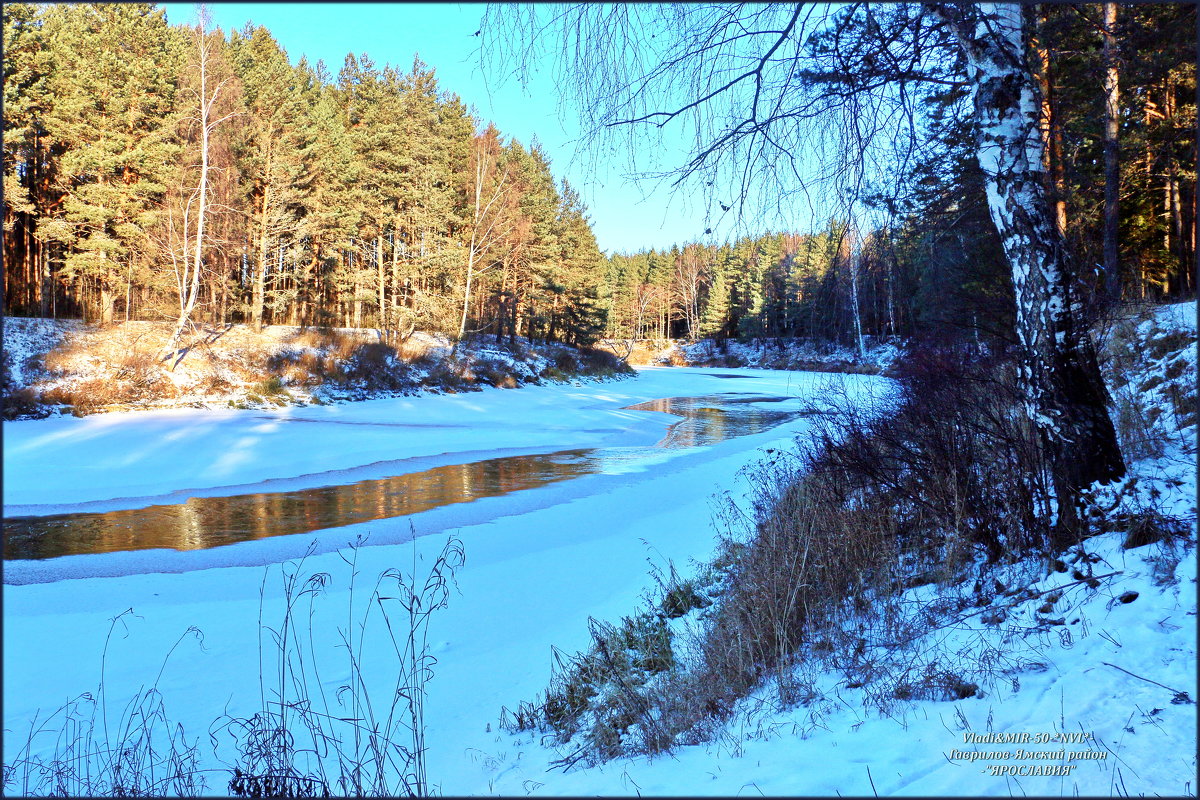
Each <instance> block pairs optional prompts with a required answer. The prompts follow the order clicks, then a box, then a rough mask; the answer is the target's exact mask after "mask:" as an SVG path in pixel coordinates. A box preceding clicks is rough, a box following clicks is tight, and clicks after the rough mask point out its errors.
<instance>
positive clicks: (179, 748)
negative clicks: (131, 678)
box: [3, 538, 465, 797]
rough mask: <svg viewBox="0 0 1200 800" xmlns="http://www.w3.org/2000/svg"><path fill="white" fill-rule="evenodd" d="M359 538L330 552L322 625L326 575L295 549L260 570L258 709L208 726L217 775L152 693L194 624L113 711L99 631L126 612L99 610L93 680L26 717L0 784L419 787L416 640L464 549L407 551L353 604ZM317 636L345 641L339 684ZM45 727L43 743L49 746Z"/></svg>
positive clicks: (420, 707) (120, 788)
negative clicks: (333, 568)
mask: <svg viewBox="0 0 1200 800" xmlns="http://www.w3.org/2000/svg"><path fill="white" fill-rule="evenodd" d="M362 544H363V541H362V540H359V541H357V542H355V543H354V544H352V545H351V546H350V547H349V555H348V556H347V555H346V553H345V552H342V553H339V555H341V557H342V559H343V561H345V563H346V566H347V571H348V573H349V580H348V588H347V590H346V591H345V593H344V596H345V597H346V599H347V605H348V607H347V608H346V609H345V619H346V620H347V622H346V624H345V625H344V626H342V625H338V626H337V630H336V632H335V633H333V634H331V635H330V636H326V634H325V633H324V632H318V631H315V630H314V625H316V624H318V623H317V622H315V620H317V619H318V616H321V617H324V616H325V615H324V614H322V615H319V614H318V611H319V609H318V605H319V599H320V598H321V597H322V596H323V595H325V594H326V593H327V591H328V590H329V588H330V587H331V586H332V584H333V581H334V578H333V576H332V575H330V574H329V573H324V572H320V573H307V572H306V571H305V569H304V561H305V559H303V558H302V559H299V560H298V561H296V562H288V563H285V564H282V565H280V566H278V567H272V568H269V569H268V570H266V571H265V572H264V576H263V582H262V584H261V587H260V595H259V619H258V631H259V664H260V667H259V687H260V708H259V710H258V711H257V712H255V713H254V714H252V715H250V716H247V717H237V716H231V715H229V714H224V715H222V716H221V717H219V718H217V719H216V720H214V722H213V723H212V725H211V726H210V729H209V731H208V735H209V737H210V738H211V740H212V742H213V746H214V749H215V751H216V752H217V753H218V754H220V752H221V750H222V748H223V747H226V748H229V750H227V751H226V752H229V751H232V754H233V762H232V763H231V764H230V765H229V767H228V772H224V773H221V774H216V775H213V774H204V772H203V771H201V770H200V769H199V768H198V767H197V761H198V752H199V747H198V743H197V741H196V739H194V738H193V739H190V740H189V738H188V734H187V733H186V732H185V731H184V730H183V727H182V725H179V724H176V723H172V722H171V720H170V717H169V716H168V713H167V708H166V704H165V699H164V697H163V696H162V693H161V692H160V691H159V690H158V684H159V681H160V680H161V678H162V676H163V673H164V671H165V670H166V669H167V661H168V660H169V659H170V656H171V653H173V652H174V651H175V649H176V648H178V647H179V645H180V644H182V643H183V642H184V640H185V639H187V638H188V637H189V636H191V637H194V638H195V639H196V641H197V642H198V643H199V645H200V646H201V647H203V641H204V637H203V634H202V633H201V631H200V630H198V629H197V628H194V627H193V628H189V629H188V631H186V632H185V633H184V634H183V635H182V636H181V637H180V639H179V641H177V642H176V644H175V646H174V647H173V648H172V649H171V652H169V653H168V654H167V657H166V658H165V659H164V661H163V664H162V666H161V667H160V669H159V671H158V675H157V677H156V678H155V681H154V683H153V684H152V685H151V686H150V687H149V688H148V689H147V688H143V689H142V690H140V691H139V692H138V693H137V694H136V695H135V696H134V697H133V699H132V700H131V701H130V702H129V703H128V705H127V706H126V707H125V708H124V709H123V710H122V711H120V713H119V714H118V715H115V716H114V715H113V714H112V713H111V712H110V709H109V708H108V706H107V702H106V692H105V680H104V663H105V661H106V660H107V654H108V647H109V644H110V643H111V641H112V634H113V632H114V631H115V630H116V629H117V626H118V624H121V625H124V623H125V620H124V618H125V617H126V616H127V615H132V614H133V611H132V609H131V610H129V611H126V612H124V613H123V614H121V615H118V616H117V617H116V618H114V619H113V621H112V628H111V629H110V631H109V635H108V637H107V639H106V641H105V648H104V656H103V657H102V659H101V668H100V683H99V686H98V688H97V691H96V692H95V693H94V694H92V693H87V694H84V695H81V696H80V697H78V698H76V699H74V700H72V701H70V702H68V703H66V704H65V705H63V706H62V707H61V708H59V709H58V710H57V711H55V712H54V713H53V714H51V715H50V716H48V717H47V718H45V719H43V720H40V721H39V720H36V719H35V720H33V721H32V722H31V724H30V729H29V732H28V734H27V737H26V739H25V742H24V745H23V746H22V747H21V748H20V750H19V751H18V752H17V753H16V755H15V757H14V758H13V759H12V761H11V763H5V764H4V768H3V769H4V773H3V787H4V793H5V794H20V795H23V796H31V795H37V796H42V795H55V796H68V797H100V796H165V795H174V796H183V797H196V796H201V795H204V794H206V793H207V790H208V789H209V788H210V784H209V781H210V780H211V781H212V785H211V788H212V789H215V790H216V791H217V793H218V794H225V793H228V794H230V795H233V796H237V797H329V796H346V797H401V796H409V797H412V796H417V797H422V796H428V795H429V794H430V792H431V790H432V787H431V785H430V783H429V776H428V775H427V773H426V767H425V753H426V749H427V748H426V743H425V721H424V701H425V693H426V688H425V687H426V684H427V682H428V681H429V680H430V679H432V677H433V673H434V670H433V668H434V665H435V664H436V659H435V658H434V657H433V656H432V655H431V654H430V653H429V648H428V642H427V635H428V629H429V621H430V617H431V616H432V615H433V614H435V613H436V612H437V611H439V610H441V609H443V608H445V607H446V605H447V603H448V602H449V596H450V588H451V587H452V586H453V585H454V575H455V572H456V570H458V568H459V567H461V566H462V565H463V563H464V561H465V554H464V551H463V548H462V544H461V542H459V541H458V540H457V539H454V538H450V539H448V540H447V542H446V544H445V546H444V547H443V549H442V551H441V552H440V554H439V555H438V557H437V558H436V559H435V560H434V562H433V563H432V565H430V566H429V567H428V568H427V569H424V570H422V569H421V568H420V566H419V565H418V563H417V561H416V554H415V553H416V551H415V549H414V560H413V563H412V565H411V566H410V568H409V569H407V570H401V569H397V568H392V569H388V570H386V571H385V572H383V573H382V574H380V575H379V576H378V578H377V579H376V581H375V583H374V586H373V587H371V589H370V593H369V595H368V596H367V597H366V598H365V602H363V599H362V597H361V595H362V589H361V588H359V587H358V576H359V573H358V566H357V561H358V551H359V548H360V546H361V545H362ZM276 570H278V571H277V572H276ZM272 575H274V576H275V577H276V578H278V580H279V582H280V583H279V594H278V597H279V599H280V600H281V602H282V611H281V614H280V616H279V618H278V619H277V620H274V621H273V620H271V619H270V617H271V616H272V613H271V611H269V610H268V606H272V607H273V606H274V600H268V595H269V592H268V580H269V579H270V578H271V576H272ZM271 596H272V597H274V594H273V593H271ZM330 640H333V641H337V642H338V643H339V644H338V645H337V646H338V647H339V648H340V649H342V650H344V651H345V659H346V661H345V666H344V668H343V669H342V670H340V672H339V674H344V675H345V676H346V677H345V678H344V679H343V680H340V681H339V680H336V679H335V680H333V681H329V680H328V679H327V678H326V677H323V676H322V672H321V669H322V666H321V665H322V664H325V665H326V669H328V665H329V660H328V659H327V658H326V657H325V656H323V655H322V651H321V650H319V649H318V643H319V642H324V641H330ZM378 641H386V642H387V643H388V644H389V645H390V648H387V649H388V650H390V652H388V653H387V655H386V657H385V658H381V657H380V656H379V655H378V648H376V647H374V646H373V642H378ZM385 678H386V680H385ZM327 684H336V686H334V688H332V689H328V688H327ZM380 687H383V690H382V691H381V688H380ZM6 734H7V732H6ZM47 738H50V739H52V740H53V744H52V745H50V747H49V749H48V750H47V747H46V740H47ZM46 752H49V753H50V755H49V756H46V755H44V753H46ZM210 772H211V771H210Z"/></svg>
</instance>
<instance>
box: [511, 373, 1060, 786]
mask: <svg viewBox="0 0 1200 800" xmlns="http://www.w3.org/2000/svg"><path fill="white" fill-rule="evenodd" d="M901 385H902V391H901V394H900V397H899V400H898V401H890V400H880V401H878V404H877V405H875V406H872V405H871V404H867V403H864V402H863V401H862V400H861V398H855V399H853V400H852V399H851V398H849V397H838V396H836V395H829V396H827V397H824V398H822V402H821V405H822V406H825V407H833V408H836V409H837V411H836V412H835V413H832V414H823V415H820V416H819V417H816V418H814V420H813V435H812V437H811V438H810V439H808V440H807V441H806V442H804V443H802V444H800V445H799V447H798V450H797V451H795V452H793V453H790V454H784V453H781V452H776V453H775V454H774V455H773V456H772V457H771V459H770V460H768V461H765V462H763V463H761V464H759V465H758V467H757V468H756V469H755V470H754V471H752V472H751V473H749V474H748V476H747V477H748V480H749V481H750V483H751V485H752V486H753V487H754V495H753V499H752V505H751V509H750V513H749V515H748V516H747V515H746V514H745V513H743V512H742V511H741V510H739V509H738V508H737V507H736V506H734V505H732V504H731V505H730V506H729V507H728V508H727V510H726V514H725V515H724V533H723V534H722V536H721V538H720V540H719V544H718V549H717V555H716V557H715V558H714V559H713V561H712V562H711V563H709V564H707V565H704V566H702V567H701V568H700V569H699V571H698V573H697V575H696V576H695V577H694V578H693V579H692V580H689V581H683V580H681V579H679V577H678V576H677V575H676V573H675V572H674V570H673V569H672V570H671V571H670V575H669V577H667V578H662V577H661V576H660V578H659V580H658V581H657V584H658V589H657V591H656V592H654V593H652V595H651V596H649V597H648V598H647V600H646V605H645V607H644V609H643V610H638V611H635V612H634V613H633V614H631V615H630V616H628V617H625V618H622V620H621V621H620V622H619V623H617V624H615V625H607V624H604V623H600V622H597V621H594V620H593V621H592V622H591V623H590V632H591V636H592V644H591V646H590V647H589V648H588V649H587V650H586V651H584V652H581V653H578V654H576V655H573V656H567V655H564V654H557V655H556V670H555V674H554V678H553V680H552V682H551V684H550V685H549V687H548V688H547V690H546V692H545V694H544V695H543V696H542V697H540V698H535V699H534V700H533V701H531V702H526V703H523V704H521V705H519V706H518V707H517V709H516V710H515V711H506V712H505V714H504V718H503V723H504V724H506V725H507V726H508V727H509V728H512V729H521V728H525V729H529V728H537V729H542V730H547V731H550V732H552V733H553V734H554V737H555V740H556V741H557V742H558V743H560V744H562V745H568V743H569V746H570V747H571V748H572V750H571V752H570V753H569V754H568V755H566V756H565V757H564V758H563V760H562V761H561V762H560V766H563V767H568V766H570V765H571V764H573V763H575V762H577V761H587V762H589V763H595V762H598V761H603V760H606V759H608V758H612V757H614V756H618V755H633V754H639V753H650V754H653V753H657V752H662V751H665V750H669V749H671V748H672V747H674V746H675V745H677V744H680V743H692V742H697V741H701V740H703V739H705V738H706V737H708V736H710V735H711V734H712V733H713V732H714V731H715V730H717V729H718V728H719V726H720V724H721V722H722V721H723V720H725V719H726V718H728V717H729V715H731V714H732V713H733V711H734V709H735V708H736V707H737V706H738V704H739V703H740V702H741V701H742V700H743V699H744V698H746V697H747V696H748V695H749V694H750V693H751V692H753V691H755V690H756V689H757V688H758V687H761V686H763V685H764V683H766V682H771V683H772V685H773V686H774V691H775V693H776V694H775V702H776V703H777V704H778V705H779V706H781V707H785V706H791V705H794V704H795V703H797V702H802V701H817V700H819V699H820V692H819V690H818V689H817V688H816V686H817V685H818V683H819V675H820V674H821V673H822V672H823V673H830V672H832V673H834V674H841V675H842V676H843V678H844V681H845V685H846V686H849V687H851V688H861V689H862V690H863V697H864V701H865V702H866V703H867V704H868V705H871V706H873V707H875V708H876V709H877V710H879V711H881V712H883V713H891V712H892V710H893V708H894V706H895V705H896V704H897V703H903V702H906V701H910V700H916V699H935V700H938V699H962V698H965V697H970V696H974V695H976V694H979V693H981V692H983V691H984V687H986V686H988V685H989V684H991V683H992V682H994V681H996V680H999V679H1000V678H1001V677H1002V676H1003V675H1004V674H1005V672H1004V671H1005V670H1007V669H1010V668H1014V667H1015V666H1017V665H1019V664H1020V663H1024V662H1022V660H1021V659H1026V660H1028V657H1027V654H1018V652H1017V650H1018V649H1017V648H1015V647H1009V648H1007V649H1001V648H998V647H996V646H995V645H994V643H993V641H992V640H991V639H989V638H987V637H985V636H982V635H970V634H969V626H968V625H965V624H964V622H963V620H964V619H965V618H970V617H971V615H972V614H974V613H975V610H976V609H982V608H984V607H987V606H988V605H989V604H990V603H992V602H993V601H994V600H995V599H996V595H997V592H996V591H995V590H993V589H992V588H991V587H990V586H987V585H985V584H982V583H980V584H977V586H976V589H975V590H974V591H973V592H968V593H967V594H965V595H960V594H958V593H956V591H950V589H949V587H951V586H955V585H961V583H962V581H963V579H964V577H965V576H966V575H968V574H971V573H972V572H973V571H978V570H986V569H989V568H990V566H991V565H994V566H996V567H999V566H1002V565H1003V564H1004V563H1007V562H1008V561H1010V560H1011V559H1016V558H1018V557H1019V556H1021V555H1023V554H1029V553H1034V552H1040V551H1042V550H1043V549H1044V548H1045V547H1047V546H1048V543H1049V539H1048V533H1049V532H1048V530H1047V529H1046V526H1045V525H1044V524H1042V523H1040V522H1039V521H1038V519H1039V518H1038V517H1037V515H1036V514H1035V509H1034V508H1033V503H1034V500H1035V498H1036V497H1037V491H1038V490H1039V489H1044V486H1040V485H1039V481H1041V480H1044V476H1045V470H1044V467H1043V465H1042V464H1041V463H1040V462H1039V461H1038V460H1037V453H1038V450H1037V448H1036V447H1035V446H1034V442H1033V440H1032V439H1031V437H1032V435H1033V432H1032V430H1030V429H1028V428H1027V426H1022V425H1021V424H1020V423H1019V422H1017V421H1015V420H1016V419H1017V418H1018V417H1019V415H1014V414H1012V413H1011V412H1012V410H1013V409H1014V408H1017V407H1018V405H1016V404H1019V402H1020V393H1019V392H1018V391H1017V388H1016V386H1015V385H1014V383H1013V379H1012V370H1011V369H1009V368H1008V367H1007V365H1004V364H999V363H992V364H977V365H973V366H967V365H965V364H964V363H962V361H961V360H960V359H957V358H956V357H955V356H954V354H952V353H946V352H940V353H939V352H934V353H929V354H926V355H925V356H923V357H921V358H918V359H915V360H914V361H912V362H910V364H909V366H908V367H907V368H906V370H905V371H904V374H903V375H902V377H901ZM930 583H933V584H935V586H934V587H933V589H932V591H933V592H934V596H935V597H936V598H937V600H936V602H932V603H914V602H912V601H911V600H906V599H905V598H906V596H907V595H906V591H907V590H909V589H912V588H913V587H916V586H924V585H926V584H930ZM976 622H978V620H976ZM951 627H959V628H962V629H963V630H964V631H966V632H967V633H968V635H967V636H966V638H965V639H964V640H963V641H962V642H960V644H959V645H956V648H957V649H956V650H955V651H954V652H947V651H943V650H941V649H939V647H938V646H931V645H927V644H926V645H922V647H921V648H916V649H914V648H913V647H909V646H908V645H909V644H911V643H914V642H917V641H920V640H921V637H922V635H923V634H925V633H927V632H929V631H932V630H934V629H937V628H951ZM946 664H955V665H961V666H956V667H955V668H954V669H949V668H947V667H946V666H945V665H946Z"/></svg>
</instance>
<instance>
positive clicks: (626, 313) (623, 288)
mask: <svg viewBox="0 0 1200 800" xmlns="http://www.w3.org/2000/svg"><path fill="white" fill-rule="evenodd" d="M1102 10H1103V9H1102V7H1101V6H1100V5H1099V4H1082V5H1066V4H1062V5H1059V4H1052V3H1044V4H1041V5H1039V6H1037V7H1030V8H1028V9H1027V10H1026V13H1027V14H1030V15H1032V18H1033V22H1032V23H1031V25H1030V29H1031V30H1033V31H1034V40H1033V50H1034V53H1035V56H1036V59H1035V69H1036V72H1037V76H1036V78H1037V80H1038V82H1039V84H1040V88H1041V91H1042V98H1041V100H1042V104H1041V112H1042V118H1041V124H1042V129H1043V132H1044V135H1045V137H1046V139H1047V141H1048V143H1049V146H1048V147H1047V148H1046V156H1045V158H1046V163H1045V164H1043V167H1044V168H1045V171H1046V173H1047V176H1048V182H1049V184H1050V185H1049V186H1048V187H1047V188H1048V189H1049V191H1050V194H1051V197H1052V200H1053V203H1054V206H1055V213H1056V221H1057V223H1058V225H1059V226H1060V227H1061V229H1062V230H1063V232H1064V234H1065V239H1066V244H1067V248H1068V251H1069V252H1068V258H1069V259H1070V260H1071V262H1072V264H1071V266H1072V268H1073V272H1074V274H1076V275H1077V276H1078V278H1079V285H1078V287H1076V288H1077V292H1076V296H1077V298H1078V300H1079V302H1080V303H1081V304H1083V305H1085V306H1092V307H1095V306H1097V305H1101V304H1103V303H1105V302H1108V301H1109V300H1110V299H1113V298H1114V297H1115V298H1122V297H1123V298H1125V299H1136V298H1164V297H1179V296H1185V295H1191V294H1194V292H1195V290H1196V286H1195V280H1196V275H1195V268H1196V216H1197V204H1196V146H1197V144H1196V104H1195V98H1196V41H1195V36H1196V6H1195V5H1194V4H1183V3H1179V4H1153V5H1152V4H1129V5H1122V6H1121V7H1120V13H1119V14H1118V15H1117V21H1116V23H1115V24H1113V25H1112V26H1111V31H1110V32H1111V34H1112V39H1111V43H1110V46H1111V49H1112V51H1113V53H1114V54H1115V58H1114V59H1113V63H1114V65H1115V66H1112V67H1110V68H1109V69H1108V70H1106V68H1105V64H1106V62H1105V53H1104V49H1105V46H1106V44H1105V42H1106V38H1105V36H1104V35H1103V33H1104V31H1105V30H1106V28H1105V26H1104V24H1103V18H1102ZM864 24H866V23H864V22H863V19H862V18H859V17H854V18H848V20H847V22H846V25H847V26H849V27H848V30H858V28H856V27H855V26H862V25H864ZM847 35H848V34H847ZM956 70H957V74H960V75H961V76H962V79H961V80H958V81H949V80H947V81H945V82H943V84H942V85H940V86H939V87H937V89H935V90H933V91H932V92H931V93H930V94H929V97H928V99H927V100H926V101H924V102H923V108H924V109H925V112H926V113H925V114H924V115H923V119H922V120H921V124H922V125H923V126H924V131H925V135H926V140H925V144H926V145H927V146H926V147H924V148H923V149H921V150H920V152H918V153H916V154H913V156H914V157H913V158H912V159H911V160H910V161H909V162H908V164H907V167H906V168H905V169H904V170H903V172H902V173H901V174H897V175H893V176H891V177H892V178H895V179H896V184H898V185H888V186H880V187H875V191H874V193H873V194H872V195H871V196H870V197H868V198H867V205H868V206H870V210H871V212H872V213H871V216H872V217H874V218H876V219H880V220H888V221H887V222H886V223H877V224H876V225H874V226H871V225H867V224H866V223H865V222H863V221H859V223H858V225H859V227H861V228H862V229H863V230H862V231H861V234H860V233H859V232H858V231H857V230H856V229H855V228H854V227H851V226H849V225H847V223H846V221H845V220H843V221H840V222H838V221H834V222H831V223H829V224H828V225H827V226H825V230H824V231H822V232H818V233H815V234H812V235H803V236H798V235H792V234H773V235H766V236H759V237H755V238H744V239H741V240H739V241H737V242H736V243H734V244H732V245H724V246H719V247H718V246H713V245H699V244H690V245H687V246H684V247H682V248H674V249H671V250H669V251H663V250H654V251H649V252H643V253H639V254H636V255H618V256H613V257H611V258H610V259H609V271H608V277H607V280H606V288H607V292H608V297H607V301H606V302H607V308H608V310H609V319H608V330H609V333H610V334H611V335H614V336H620V337H643V336H644V337H658V336H671V337H679V336H717V337H721V336H817V337H828V338H837V339H841V340H843V341H845V342H847V343H850V342H852V341H853V340H854V339H855V338H856V335H857V333H858V331H860V330H861V332H862V333H863V334H864V335H874V336H887V335H892V334H896V335H900V336H918V337H935V338H939V339H950V340H954V339H958V340H968V341H970V340H974V339H975V338H976V337H980V338H982V339H987V338H992V337H997V338H1000V339H1002V340H1008V341H1011V340H1012V338H1013V334H1012V319H1013V315H1014V299H1013V289H1012V270H1011V267H1010V265H1009V263H1008V262H1007V260H1006V258H1005V256H1004V253H1003V252H1002V250H1001V246H1000V239H999V237H998V234H997V233H996V229H995V226H994V224H993V223H992V220H991V218H990V215H989V210H988V204H987V196H986V192H985V189H984V176H983V174H982V172H981V170H980V167H979V163H978V160H977V157H976V154H975V150H976V143H975V140H974V131H973V128H972V123H971V120H972V115H971V109H970V104H971V84H970V82H969V81H967V80H966V79H965V70H964V69H963V67H962V65H961V64H960V65H957V67H956ZM883 72H884V74H886V70H884V71H883ZM950 74H951V75H952V76H953V75H955V74H956V71H955V70H951V71H950ZM1106 75H1107V81H1108V83H1107V84H1106ZM839 79H844V80H846V81H850V80H851V79H850V77H848V76H847V75H842V76H841V78H839ZM895 79H896V80H899V76H896V78H895ZM830 80H831V81H832V84H831V88H830V89H829V91H830V92H836V91H839V90H840V89H839V87H840V86H841V84H838V83H837V82H836V80H835V79H832V78H831V79H830ZM1106 103H1112V105H1113V106H1114V107H1115V108H1116V110H1117V113H1116V115H1115V117H1116V120H1117V123H1118V124H1117V126H1116V131H1115V132H1114V131H1112V130H1108V131H1106V125H1105V123H1106V118H1107V115H1106ZM1106 141H1107V142H1108V143H1109V146H1110V147H1111V148H1113V152H1112V153H1110V154H1109V157H1108V158H1106V152H1105V147H1106ZM1106 185H1111V186H1114V187H1116V188H1117V189H1118V190H1119V191H1117V193H1116V194H1117V197H1118V200H1119V202H1118V203H1117V204H1116V208H1115V212H1116V223H1117V224H1116V225H1115V232H1116V236H1115V248H1114V252H1113V253H1112V254H1106V253H1105V252H1104V249H1105V241H1106V225H1105V215H1106V208H1105V188H1106ZM1110 211H1111V209H1110ZM871 228H873V229H871ZM1110 263H1112V264H1114V265H1115V270H1114V274H1115V280H1112V281H1111V285H1106V284H1107V283H1109V280H1108V278H1107V275H1108V272H1109V268H1108V267H1107V264H1110Z"/></svg>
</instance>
